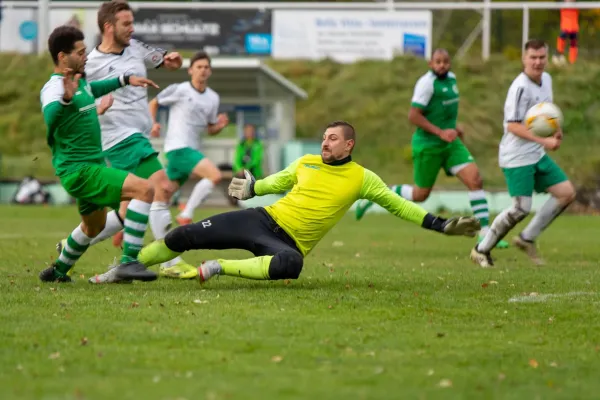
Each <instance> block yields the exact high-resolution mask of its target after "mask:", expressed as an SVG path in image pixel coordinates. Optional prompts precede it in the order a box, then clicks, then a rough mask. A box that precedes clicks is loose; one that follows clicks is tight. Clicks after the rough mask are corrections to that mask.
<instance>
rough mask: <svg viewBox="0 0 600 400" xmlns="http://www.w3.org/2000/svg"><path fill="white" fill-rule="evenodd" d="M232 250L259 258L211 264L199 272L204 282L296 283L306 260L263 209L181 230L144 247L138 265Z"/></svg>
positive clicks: (226, 215)
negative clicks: (220, 279)
mask: <svg viewBox="0 0 600 400" xmlns="http://www.w3.org/2000/svg"><path fill="white" fill-rule="evenodd" d="M230 248H236V249H245V250H248V251H250V252H252V253H253V254H254V255H255V256H256V257H254V258H249V259H246V260H224V259H219V260H212V261H207V262H205V263H203V264H202V265H201V266H200V267H199V268H198V272H199V273H198V276H199V278H200V280H201V281H206V280H208V279H210V278H211V277H212V276H214V275H230V276H238V277H243V278H247V279H265V280H266V279H271V280H273V279H296V278H298V276H299V275H300V272H301V270H302V266H303V257H302V256H301V253H300V251H299V250H298V248H297V247H296V244H295V243H294V241H293V239H291V238H290V237H289V236H288V235H287V234H286V233H285V232H283V231H282V230H281V228H279V226H277V224H276V223H275V221H273V219H272V218H271V217H270V216H269V215H268V214H267V213H266V211H264V209H262V208H259V209H247V210H240V211H232V212H227V213H223V214H218V215H215V216H213V217H209V218H206V219H204V220H202V221H199V222H196V223H194V224H189V225H185V226H180V227H177V228H175V229H173V230H172V231H171V232H169V233H168V234H167V236H166V237H165V239H164V240H161V241H155V242H153V243H151V244H149V245H148V246H146V247H144V248H143V249H142V251H141V252H140V254H139V256H138V261H140V263H142V264H143V265H145V266H147V267H149V266H152V265H156V264H160V263H162V262H164V260H168V259H170V258H173V257H175V256H178V255H180V254H182V253H183V252H185V251H189V250H201V249H216V250H223V249H230Z"/></svg>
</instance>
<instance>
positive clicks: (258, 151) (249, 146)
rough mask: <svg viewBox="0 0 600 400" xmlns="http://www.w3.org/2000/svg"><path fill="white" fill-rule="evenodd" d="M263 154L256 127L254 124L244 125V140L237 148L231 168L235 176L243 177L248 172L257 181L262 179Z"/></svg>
mask: <svg viewBox="0 0 600 400" xmlns="http://www.w3.org/2000/svg"><path fill="white" fill-rule="evenodd" d="M263 153H264V147H263V144H262V142H261V141H260V140H259V139H258V138H257V137H256V127H255V126H254V125H252V124H246V125H244V138H243V139H242V140H241V141H240V142H239V143H238V145H237V146H236V148H235V155H234V158H233V165H232V166H231V168H232V172H233V175H234V176H237V177H243V176H244V170H247V171H249V172H250V173H251V174H252V176H254V177H255V178H256V179H262V177H263V169H262V163H263Z"/></svg>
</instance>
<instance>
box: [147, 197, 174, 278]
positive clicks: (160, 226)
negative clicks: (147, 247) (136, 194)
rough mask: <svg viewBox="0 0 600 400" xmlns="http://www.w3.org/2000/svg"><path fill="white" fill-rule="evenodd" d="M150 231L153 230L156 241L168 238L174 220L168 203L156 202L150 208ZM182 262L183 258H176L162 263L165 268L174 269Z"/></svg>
mask: <svg viewBox="0 0 600 400" xmlns="http://www.w3.org/2000/svg"><path fill="white" fill-rule="evenodd" d="M149 219H150V229H152V235H154V239H156V240H160V239H164V238H165V236H167V232H168V231H169V229H170V228H171V224H172V222H173V219H172V217H171V210H170V209H169V205H168V204H167V203H163V202H161V201H155V202H153V203H152V205H151V206H150V216H149ZM179 261H181V257H179V256H178V257H175V258H174V259H172V260H170V261H167V262H165V263H162V264H161V266H163V267H172V266H173V265H175V264H177V263H178V262H179Z"/></svg>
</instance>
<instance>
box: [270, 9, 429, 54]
mask: <svg viewBox="0 0 600 400" xmlns="http://www.w3.org/2000/svg"><path fill="white" fill-rule="evenodd" d="M431 21H432V15H431V11H402V12H391V11H354V10H346V11H344V10H336V11H304V10H290V11H288V10H275V11H274V12H273V33H272V35H273V43H272V51H271V55H272V56H273V57H274V58H280V59H311V60H319V59H322V58H331V59H332V60H335V61H337V62H355V61H358V60H366V59H379V60H390V59H392V58H393V57H394V56H395V55H399V54H407V53H411V54H415V55H417V56H419V57H423V58H427V59H429V58H430V55H431V30H432V27H431Z"/></svg>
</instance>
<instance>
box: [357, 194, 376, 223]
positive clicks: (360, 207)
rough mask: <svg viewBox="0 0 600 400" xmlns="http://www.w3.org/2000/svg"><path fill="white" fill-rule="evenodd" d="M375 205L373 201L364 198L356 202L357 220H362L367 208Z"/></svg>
mask: <svg viewBox="0 0 600 400" xmlns="http://www.w3.org/2000/svg"><path fill="white" fill-rule="evenodd" d="M372 206H373V202H372V201H371V200H366V199H362V200H359V201H358V203H357V204H356V220H357V221H360V220H361V218H362V217H363V216H364V215H365V213H366V212H367V210H368V209H369V208H371V207H372Z"/></svg>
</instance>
